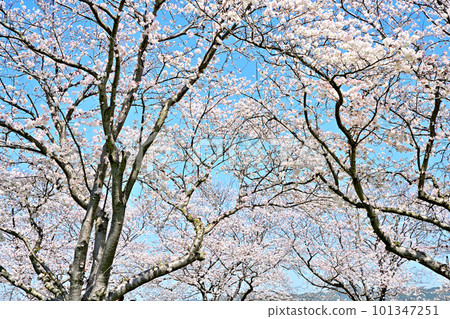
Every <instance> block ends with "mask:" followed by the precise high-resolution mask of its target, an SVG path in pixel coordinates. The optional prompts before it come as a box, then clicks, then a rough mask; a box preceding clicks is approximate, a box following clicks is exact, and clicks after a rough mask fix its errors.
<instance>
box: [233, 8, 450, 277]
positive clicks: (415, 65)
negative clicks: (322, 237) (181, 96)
mask: <svg viewBox="0 0 450 319" xmlns="http://www.w3.org/2000/svg"><path fill="white" fill-rule="evenodd" d="M448 7H449V3H448V1H419V2H415V1H406V0H405V1H395V2H394V1H383V2H379V1H344V0H343V1H289V2H288V1H276V2H275V1H273V2H272V1H269V2H267V6H266V9H265V11H264V14H263V15H261V16H260V17H259V18H258V19H254V18H253V17H252V18H248V19H245V23H246V25H248V26H249V28H248V29H246V31H247V33H246V35H251V37H252V38H251V40H249V38H248V37H247V38H246V39H245V41H247V42H249V43H251V44H252V45H254V46H255V47H256V48H258V49H263V50H264V52H265V53H261V51H260V50H255V51H254V52H255V56H261V57H262V58H261V59H259V61H260V65H259V70H260V72H259V73H260V79H259V85H258V94H253V95H252V96H251V97H249V98H251V99H253V100H254V101H255V103H259V104H260V105H261V108H262V109H264V110H265V113H266V116H267V118H268V119H271V120H272V121H274V122H277V123H279V125H280V126H281V127H283V128H284V129H285V132H286V133H287V134H290V135H291V136H292V137H293V139H295V140H296V141H297V144H298V145H299V146H301V147H303V148H304V147H308V149H310V150H311V152H313V153H315V154H316V156H315V157H314V159H313V161H314V162H315V163H316V164H315V165H314V167H312V168H311V167H305V166H303V168H304V169H303V173H299V174H298V175H299V176H303V175H302V174H309V175H310V174H313V175H315V176H316V180H317V181H318V182H320V183H322V184H323V185H326V186H327V187H328V189H329V190H330V191H331V192H332V193H334V194H335V195H337V196H339V197H340V198H341V199H342V201H344V202H345V203H346V204H348V205H350V206H351V207H353V208H356V209H358V210H363V211H365V213H366V216H367V218H368V220H369V221H370V225H371V227H372V230H373V231H374V232H375V233H376V235H377V237H378V238H379V239H380V240H381V242H382V243H383V245H384V246H385V247H386V249H387V250H388V251H390V252H392V253H394V254H396V255H397V256H399V257H401V258H405V259H407V260H412V261H416V262H418V263H420V264H421V265H423V266H425V267H427V268H429V269H431V270H432V271H433V272H435V273H436V274H439V275H441V276H443V277H444V278H447V279H450V268H449V265H448V264H447V263H446V261H445V254H447V253H448V252H447V249H446V247H448V243H449V231H450V227H449V217H450V215H449V214H450V213H449V212H450V207H449V188H448V178H449V170H448V168H449V166H448V163H449V152H448V150H449V148H448V145H449V135H448V132H449V131H450V129H449V126H448V124H449V123H450V122H449V107H448V94H449V81H448V74H449V73H448V72H449V58H448V54H449V53H448V41H449V37H448V36H449V28H450V20H449V18H448ZM249 30H251V31H249ZM241 38H242V39H244V36H242V37H241ZM269 88H270V89H269ZM287 146H288V148H289V150H287V151H289V152H291V151H292V144H289V145H287ZM290 165H291V167H298V168H300V171H301V168H302V163H301V161H300V163H295V161H292V162H291V163H290ZM387 216H396V217H395V218H394V217H392V218H388V217H387ZM398 218H400V219H401V220H402V223H406V224H409V225H411V226H410V227H413V225H417V226H414V227H420V228H421V229H423V230H424V231H427V232H429V236H428V237H427V240H426V241H424V242H420V241H418V240H415V239H414V238H411V240H409V241H406V242H403V241H397V240H396V239H395V237H394V236H393V235H392V234H391V233H390V229H392V227H394V225H395V224H396V223H398Z"/></svg>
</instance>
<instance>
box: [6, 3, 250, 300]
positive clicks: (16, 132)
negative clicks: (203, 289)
mask: <svg viewBox="0 0 450 319" xmlns="http://www.w3.org/2000/svg"><path fill="white" fill-rule="evenodd" d="M231 7H232V9H233V10H230V8H231ZM248 9H249V8H248V5H246V4H245V3H240V2H237V3H234V2H230V4H229V5H228V6H226V5H225V4H222V5H220V4H217V3H215V2H209V1H207V2H204V1H200V2H199V1H192V2H191V1H186V2H184V1H179V2H176V1H173V2H172V1H167V2H166V1H163V0H161V1H160V0H156V1H129V0H120V1H90V0H80V1H74V0H64V1H39V0H37V1H35V2H33V3H32V4H27V5H24V4H22V3H20V2H18V1H17V2H16V1H12V2H8V3H5V2H4V1H2V2H0V14H1V20H0V38H1V42H0V56H1V58H0V59H1V65H2V70H1V72H2V73H1V83H0V84H1V86H2V93H1V96H0V101H1V105H0V110H1V115H0V127H1V129H2V131H1V139H0V143H1V152H2V153H1V160H2V164H3V165H2V170H3V171H2V172H4V173H5V176H4V178H5V182H4V183H2V196H4V197H5V200H7V203H8V204H7V205H6V206H5V207H3V208H2V212H1V220H2V223H1V226H0V227H1V228H0V231H1V232H2V236H5V237H6V240H5V241H4V242H2V243H1V250H2V260H1V265H0V270H1V272H0V274H1V277H2V280H3V282H5V281H6V282H8V283H9V284H11V285H12V286H13V287H15V288H16V289H20V290H21V291H22V292H23V293H24V294H25V295H26V296H27V297H29V298H35V299H57V300H62V299H64V300H80V299H83V300H103V299H107V300H116V299H119V298H121V297H122V296H123V295H124V294H126V293H128V292H130V291H132V290H134V289H136V288H137V287H139V286H141V285H143V284H145V283H147V282H150V281H152V280H153V279H155V278H158V277H161V276H164V275H166V274H168V273H170V272H173V271H176V270H177V269H180V268H183V267H185V266H187V265H189V264H191V263H193V262H195V261H197V260H203V259H204V253H203V252H202V251H201V246H202V242H203V239H204V236H205V235H206V234H208V233H210V232H211V231H212V230H213V229H214V228H215V227H216V225H218V224H219V222H220V221H221V220H223V219H224V218H226V217H227V216H230V215H232V214H234V213H236V212H237V211H238V210H239V209H241V206H242V205H241V200H240V198H241V193H239V194H237V197H236V198H235V205H234V206H233V207H231V208H230V209H229V210H227V211H223V212H216V214H215V215H214V218H212V219H210V220H203V219H201V218H199V217H198V213H196V212H195V211H192V209H193V208H192V207H191V206H190V200H191V198H192V197H193V194H194V193H195V192H196V191H197V189H198V188H199V187H200V186H201V185H202V184H203V183H205V182H208V179H210V178H212V173H213V171H214V170H218V169H220V164H221V163H222V162H223V161H224V160H226V158H227V156H228V155H227V152H231V150H232V148H233V147H234V146H235V145H239V141H238V140H237V137H236V136H235V133H234V132H237V130H234V129H233V128H234V127H236V126H237V125H239V120H238V118H239V116H240V115H239V109H238V108H237V109H236V110H237V111H236V112H235V113H234V114H231V111H230V110H231V108H230V107H229V106H230V105H231V104H232V103H234V102H233V96H234V95H235V93H236V92H238V91H239V90H240V89H241V88H242V87H243V86H245V81H242V80H237V77H236V75H235V73H234V72H233V71H232V70H233V66H232V65H231V64H229V63H228V61H230V60H232V59H231V57H232V54H233V53H232V49H233V47H235V46H236V45H237V44H238V41H234V42H233V41H232V39H230V38H229V36H230V34H231V33H232V32H233V30H235V29H236V28H238V27H239V21H238V20H237V19H235V17H234V16H233V15H231V14H230V13H233V14H247V11H248ZM232 111H234V109H233V110H232ZM186 117H190V118H189V119H188V120H186V121H183V119H186ZM206 118H208V120H206ZM230 129H231V130H232V131H229V130H230ZM174 136H178V137H180V138H179V139H178V140H177V139H173V137H174ZM214 138H216V139H214ZM233 152H236V151H233ZM225 172H226V170H225ZM30 188H33V191H30ZM142 196H150V197H151V198H153V199H159V200H162V201H163V202H164V205H166V208H167V207H171V209H170V210H169V211H170V212H171V213H170V214H169V215H170V218H176V220H177V223H178V227H183V228H185V229H186V235H189V236H186V237H185V238H184V245H183V247H182V249H181V248H180V250H177V251H173V252H172V254H164V255H161V254H159V255H155V256H152V258H150V259H151V261H153V262H154V263H153V264H151V265H149V264H147V265H146V268H141V269H140V270H139V272H136V273H132V274H130V273H127V275H126V276H124V275H123V276H121V278H120V280H119V279H118V276H119V277H120V274H121V271H122V269H121V266H120V257H121V256H123V251H122V249H125V248H127V247H128V248H129V249H132V248H130V246H132V245H131V244H128V242H134V244H135V245H138V246H139V244H141V245H142V242H139V241H136V240H135V239H136V238H137V237H139V236H141V235H142V234H143V232H141V233H140V232H139V231H138V230H139V227H143V226H142V225H143V222H144V221H145V219H144V220H141V221H140V223H137V221H135V222H136V223H137V224H136V227H138V226H139V225H141V226H139V227H138V228H136V229H133V231H131V232H130V231H129V230H130V228H129V226H128V224H129V223H133V218H132V216H133V214H135V213H133V211H134V210H135V206H136V205H135V204H134V202H135V201H136V200H137V199H141V198H142ZM145 200H150V199H149V198H146V199H145ZM161 205H162V204H158V206H161ZM55 214H57V215H58V217H57V218H54V215H55ZM175 216H176V217H175ZM138 220H139V219H138ZM144 224H145V223H144ZM47 228H50V230H53V231H48V230H47ZM188 228H189V231H188V230H187V229H188ZM63 230H67V232H68V233H69V234H70V236H69V235H68V234H66V232H63ZM136 236H137V237H136ZM149 236H151V235H149ZM133 239H134V240H133ZM171 239H173V240H174V241H176V240H177V239H176V238H167V240H171ZM15 249H17V251H15ZM57 249H59V252H58V253H54V252H55V250H57ZM19 250H20V252H19ZM154 250H155V249H154ZM150 253H151V252H150ZM70 255H72V256H70ZM3 256H6V257H7V258H6V259H4V258H3ZM116 262H117V264H116ZM67 264H70V266H69V268H68V269H67V267H65V266H67ZM22 265H26V267H27V268H24V270H25V269H26V270H28V271H23V273H22V270H20V271H19V269H18V267H22Z"/></svg>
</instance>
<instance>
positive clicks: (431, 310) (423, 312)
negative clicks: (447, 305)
mask: <svg viewBox="0 0 450 319" xmlns="http://www.w3.org/2000/svg"><path fill="white" fill-rule="evenodd" d="M373 315H374V316H399V315H407V316H438V315H439V314H438V307H437V306H410V305H408V306H391V305H389V306H379V305H374V306H373Z"/></svg>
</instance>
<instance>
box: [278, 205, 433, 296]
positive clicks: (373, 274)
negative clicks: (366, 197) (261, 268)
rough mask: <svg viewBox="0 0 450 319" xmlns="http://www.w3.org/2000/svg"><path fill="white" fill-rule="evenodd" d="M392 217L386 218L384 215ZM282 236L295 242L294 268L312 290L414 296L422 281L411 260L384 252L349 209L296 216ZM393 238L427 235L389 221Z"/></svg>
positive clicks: (305, 213)
mask: <svg viewBox="0 0 450 319" xmlns="http://www.w3.org/2000/svg"><path fill="white" fill-rule="evenodd" d="M386 218H388V217H386ZM286 224H287V225H289V226H286V227H284V228H283V232H284V235H285V236H286V237H287V238H288V239H289V240H290V241H291V245H292V257H290V258H289V263H290V265H291V267H292V268H293V269H294V270H295V271H296V273H297V274H298V275H299V276H300V277H301V278H303V279H305V280H306V281H307V282H308V283H310V284H311V285H312V286H314V287H316V288H319V289H325V290H333V291H336V292H338V293H340V294H341V295H346V296H347V297H348V298H349V299H350V300H368V301H370V300H372V301H373V300H392V299H395V298H396V297H398V295H400V294H402V297H403V298H405V297H406V296H408V295H409V296H410V298H416V297H417V296H416V293H417V292H418V289H417V285H418V284H420V282H419V280H418V278H422V276H420V275H418V274H417V273H415V272H413V271H412V270H411V269H408V268H407V266H408V261H407V260H405V259H403V258H400V257H399V256H397V255H395V254H393V253H390V252H388V251H386V250H385V248H384V245H383V243H382V242H381V240H380V239H379V238H378V237H377V236H375V234H374V233H373V231H372V228H371V227H370V224H369V223H368V222H367V220H366V219H365V218H364V216H361V215H360V214H358V213H355V212H354V211H352V210H351V209H348V208H346V209H342V208H341V209H339V208H336V209H334V210H333V211H326V210H325V211H315V213H314V214H311V213H309V212H308V211H306V212H303V213H302V212H298V211H296V212H293V213H292V215H291V218H290V219H287V220H286ZM391 224H392V225H393V227H392V228H391V229H390V236H391V237H392V238H394V239H395V240H396V241H398V242H399V243H404V242H406V241H408V240H409V239H410V238H411V237H414V238H415V239H417V240H422V239H424V238H426V237H427V235H428V234H426V233H424V232H422V231H419V230H418V229H417V228H416V227H414V226H413V228H412V229H407V227H411V226H410V225H408V224H404V223H401V221H400V220H399V219H397V221H396V223H395V221H394V222H391Z"/></svg>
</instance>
